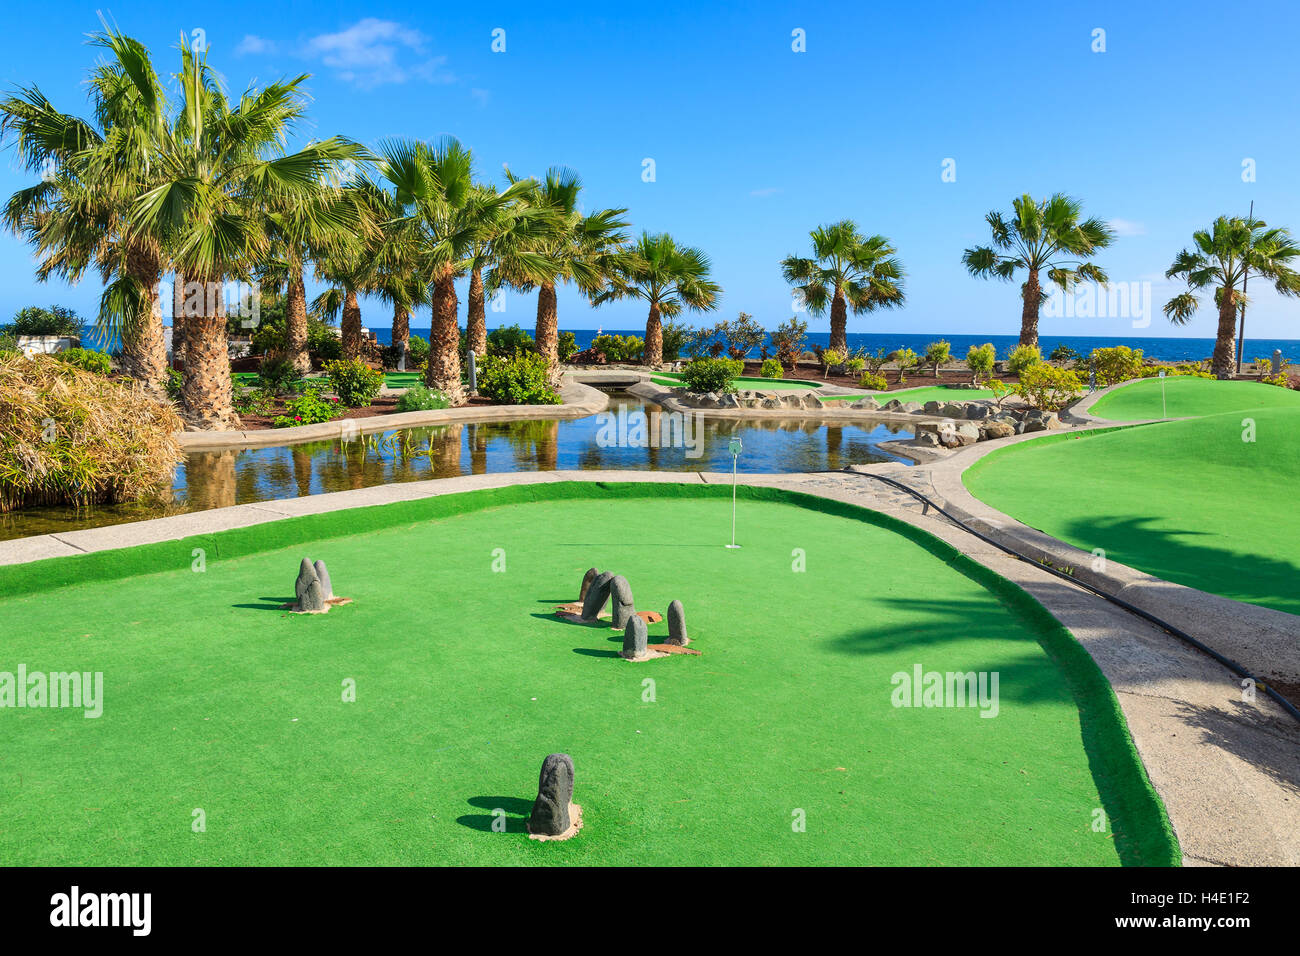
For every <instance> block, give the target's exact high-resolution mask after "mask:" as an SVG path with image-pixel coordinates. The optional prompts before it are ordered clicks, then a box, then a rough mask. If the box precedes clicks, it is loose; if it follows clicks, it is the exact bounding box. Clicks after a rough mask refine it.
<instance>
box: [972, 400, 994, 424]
mask: <svg viewBox="0 0 1300 956" xmlns="http://www.w3.org/2000/svg"><path fill="white" fill-rule="evenodd" d="M992 412H993V407H992V406H991V405H987V404H985V403H984V402H971V403H970V404H969V405H967V406H966V418H967V419H968V420H970V421H973V422H978V421H982V420H983V419H985V418H988V417H989V415H991V414H992Z"/></svg>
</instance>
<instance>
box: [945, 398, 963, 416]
mask: <svg viewBox="0 0 1300 956" xmlns="http://www.w3.org/2000/svg"><path fill="white" fill-rule="evenodd" d="M939 414H940V415H942V416H943V417H944V418H965V417H966V408H965V406H963V405H958V404H957V403H956V402H945V403H944V405H943V406H942V407H941V408H940V409H939Z"/></svg>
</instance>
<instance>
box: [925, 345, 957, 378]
mask: <svg viewBox="0 0 1300 956" xmlns="http://www.w3.org/2000/svg"><path fill="white" fill-rule="evenodd" d="M951 360H952V343H950V342H948V341H947V340H946V339H940V340H939V341H938V342H931V343H930V344H929V345H927V346H926V347H925V364H926V365H928V366H930V367H931V368H932V369H934V377H935V378H938V377H939V366H940V365H943V364H944V363H945V362H949V361H951Z"/></svg>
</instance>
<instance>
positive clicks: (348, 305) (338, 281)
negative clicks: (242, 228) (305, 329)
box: [311, 177, 393, 359]
mask: <svg viewBox="0 0 1300 956" xmlns="http://www.w3.org/2000/svg"><path fill="white" fill-rule="evenodd" d="M341 196H342V202H343V204H344V206H346V207H348V208H350V209H351V210H352V215H353V216H354V217H355V220H356V222H357V223H358V224H359V229H358V231H357V233H356V234H355V235H354V236H352V237H351V238H350V239H349V240H348V241H345V242H338V243H335V244H333V245H332V246H331V247H330V248H328V249H324V250H321V251H320V252H319V253H318V254H317V255H316V257H315V262H316V277H317V278H318V279H321V280H323V281H324V282H325V283H327V288H326V289H325V290H324V291H323V292H321V293H320V294H319V295H318V296H316V298H315V299H313V300H312V305H311V314H312V316H313V317H315V318H318V319H321V320H323V321H326V322H329V323H330V324H333V323H334V321H335V320H337V319H338V318H339V317H340V313H341V314H342V322H341V323H340V330H341V332H342V336H343V357H344V358H345V359H360V358H362V356H363V355H364V354H365V345H366V343H365V338H364V337H363V335H362V324H361V300H360V296H361V295H362V294H364V293H366V292H372V291H375V280H376V258H377V256H378V255H379V252H380V249H381V247H382V245H383V241H384V237H383V232H382V226H381V224H382V223H384V222H385V221H386V220H387V219H388V217H389V216H390V215H391V212H392V208H393V207H392V204H391V200H390V199H389V197H388V196H387V195H386V194H385V193H384V191H383V190H382V189H380V188H379V187H378V186H376V185H375V184H374V183H372V182H370V181H369V180H367V179H365V178H364V177H356V178H354V179H352V180H351V181H349V182H348V183H346V184H344V186H343V188H342V191H341Z"/></svg>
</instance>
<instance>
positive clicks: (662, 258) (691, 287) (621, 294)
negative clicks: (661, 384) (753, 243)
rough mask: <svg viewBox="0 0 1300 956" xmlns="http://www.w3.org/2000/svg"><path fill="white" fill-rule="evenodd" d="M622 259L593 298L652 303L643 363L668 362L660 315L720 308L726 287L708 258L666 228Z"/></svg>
mask: <svg viewBox="0 0 1300 956" xmlns="http://www.w3.org/2000/svg"><path fill="white" fill-rule="evenodd" d="M626 253H627V254H626V255H625V256H624V257H623V258H622V259H621V260H620V261H619V262H618V264H617V266H616V269H615V272H614V276H613V279H612V281H611V282H610V284H609V286H608V288H606V289H605V290H603V291H602V292H600V293H599V294H597V295H596V296H595V297H593V299H592V304H593V305H596V306H600V305H603V304H604V303H606V302H610V301H613V300H615V299H628V298H635V299H642V300H644V301H646V302H648V303H649V304H650V314H649V316H648V317H647V318H646V323H645V351H644V352H643V353H642V357H641V361H642V363H643V364H645V365H649V366H655V365H659V364H660V363H661V362H663V360H664V336H663V326H662V324H661V322H660V319H661V317H663V316H667V317H668V318H670V319H671V318H673V317H675V316H677V315H680V314H681V311H682V309H691V310H693V311H696V312H706V311H708V310H710V309H713V308H715V307H716V305H717V302H718V296H719V295H721V294H722V287H721V286H719V285H718V284H717V283H716V282H714V281H712V280H711V279H710V278H709V271H710V266H709V257H708V256H706V255H705V254H704V253H703V252H701V251H700V250H699V249H696V248H694V247H693V246H681V245H678V244H677V242H676V240H674V239H673V237H672V236H670V235H668V233H666V232H661V233H658V234H655V235H652V234H650V233H648V232H643V233H642V234H641V238H640V239H638V240H637V241H636V242H635V243H633V244H632V245H631V246H630V247H628V249H627V250H626Z"/></svg>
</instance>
